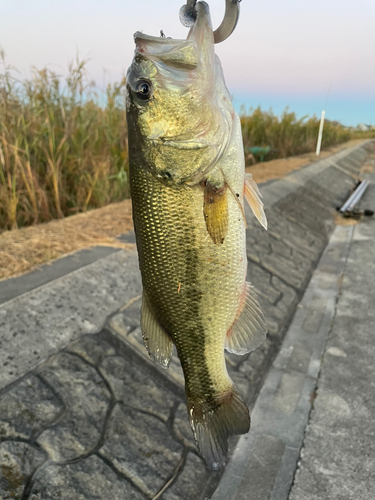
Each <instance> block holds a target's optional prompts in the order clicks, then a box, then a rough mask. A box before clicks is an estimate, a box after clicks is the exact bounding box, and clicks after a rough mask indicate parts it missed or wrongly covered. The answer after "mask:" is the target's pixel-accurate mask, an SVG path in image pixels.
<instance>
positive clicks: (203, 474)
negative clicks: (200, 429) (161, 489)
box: [161, 453, 212, 500]
mask: <svg viewBox="0 0 375 500" xmlns="http://www.w3.org/2000/svg"><path fill="white" fill-rule="evenodd" d="M211 478H212V473H209V472H207V470H206V468H205V466H204V464H203V461H202V459H201V458H199V457H197V456H196V455H195V454H194V453H189V454H188V456H187V458H186V463H185V466H184V468H183V471H182V472H181V474H180V475H179V476H178V478H177V480H176V481H175V482H174V483H173V484H172V486H171V487H170V488H168V489H167V491H166V492H165V493H163V495H162V497H161V499H162V500H185V499H186V500H189V499H191V500H203V499H207V497H206V496H205V495H204V491H205V489H206V488H207V485H208V484H209V482H210V479H211Z"/></svg>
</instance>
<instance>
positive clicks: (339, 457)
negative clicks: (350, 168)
mask: <svg viewBox="0 0 375 500" xmlns="http://www.w3.org/2000/svg"><path fill="white" fill-rule="evenodd" d="M373 165H375V159H374V160H373ZM368 177H369V178H370V181H371V182H372V184H371V185H370V187H369V189H368V191H367V192H366V193H365V196H364V198H363V201H362V206H363V207H364V208H371V209H372V210H375V174H372V175H371V176H370V175H369V176H368ZM346 232H347V234H348V237H350V244H349V245H350V246H349V251H348V256H347V261H346V265H345V269H344V270H343V273H342V277H341V280H340V283H339V295H338V297H337V304H336V310H335V316H334V322H333V324H332V327H331V329H330V331H329V336H328V341H327V345H326V349H325V354H324V359H323V363H322V367H321V373H320V376H319V380H318V385H317V388H316V398H315V400H314V406H313V410H312V412H311V417H310V421H309V425H308V428H307V432H306V438H305V441H304V447H303V450H302V453H301V462H300V464H299V467H298V472H297V474H296V477H295V481H294V485H293V488H292V491H291V494H290V497H289V498H290V500H300V499H304V500H326V499H328V498H329V499H337V500H371V499H374V498H375V364H374V360H375V219H374V218H373V217H372V218H368V219H364V220H363V221H362V222H361V223H360V224H358V225H357V226H353V227H352V228H347V229H346Z"/></svg>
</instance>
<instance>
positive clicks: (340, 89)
mask: <svg viewBox="0 0 375 500" xmlns="http://www.w3.org/2000/svg"><path fill="white" fill-rule="evenodd" d="M208 3H209V5H210V8H211V12H212V17H213V25H214V27H217V26H218V25H219V23H220V22H221V19H222V16H223V13H224V6H225V2H224V0H211V1H210V2H208ZM181 5H182V3H181V0H178V1H177V0H159V1H158V0H121V1H120V0H106V2H103V1H99V0H90V1H89V0H74V1H73V0H32V1H30V0H1V3H0V46H2V48H3V49H4V51H5V53H6V56H7V60H8V62H9V63H11V64H13V65H15V66H16V67H17V68H18V69H19V70H20V71H21V73H22V74H23V75H24V76H29V74H30V70H29V68H30V66H32V65H34V66H37V67H43V66H45V65H46V64H51V65H53V66H52V67H53V68H54V69H55V70H56V71H58V72H60V73H63V72H64V70H65V68H66V66H67V63H68V61H70V60H71V59H72V58H73V57H74V56H75V53H76V51H77V49H78V50H79V53H80V55H81V57H88V58H90V59H91V61H90V63H89V66H88V68H89V71H90V74H91V76H92V77H93V78H94V79H96V80H97V81H98V83H100V84H101V83H102V82H103V69H106V70H107V74H106V81H108V80H110V81H116V80H118V79H119V78H120V77H121V75H122V74H124V72H125V71H126V68H127V67H128V65H129V63H130V61H131V59H132V54H133V37H132V34H133V33H134V32H135V31H137V30H143V31H144V32H145V33H148V34H153V35H157V34H158V33H159V31H160V29H163V31H164V32H165V33H166V35H167V36H172V37H176V38H185V37H186V33H187V29H186V28H184V27H183V26H182V25H181V24H180V22H179V18H178V11H179V8H180V6H181ZM217 53H218V54H219V56H220V58H221V60H222V64H223V67H224V72H225V75H226V81H227V85H228V87H229V89H230V91H231V92H232V93H233V94H234V96H235V98H236V100H238V99H239V100H240V99H241V98H243V99H244V100H245V99H246V102H248V103H250V104H251V105H253V106H256V105H257V103H258V104H262V105H263V106H265V107H269V106H272V105H274V102H275V99H277V100H278V102H282V100H283V99H284V100H285V105H288V104H289V105H290V107H291V109H293V108H294V106H293V103H294V101H295V102H296V106H297V101H301V99H303V98H306V102H307V101H308V102H310V103H314V102H315V103H316V104H315V105H314V104H312V105H311V112H316V113H317V114H319V113H320V111H321V107H322V105H323V104H324V102H325V99H326V94H327V91H328V88H329V86H330V84H331V89H332V90H331V95H330V101H332V103H334V102H335V99H336V100H339V101H340V102H343V103H345V99H348V102H349V101H351V102H354V104H353V106H354V107H355V101H356V99H358V102H359V101H360V102H361V103H362V104H361V106H362V108H363V111H364V114H363V118H362V120H361V116H362V115H361V116H358V117H356V119H357V120H359V121H365V122H368V121H369V120H372V122H373V123H375V2H374V0H356V1H355V2H354V1H353V0H340V1H339V0H329V1H328V0H285V1H281V0H268V1H267V0H262V1H261V0H243V1H242V2H241V16H240V21H239V24H238V26H237V28H236V31H235V32H234V34H233V35H232V36H231V38H229V39H228V40H227V41H225V42H224V43H222V44H220V45H218V46H217ZM258 96H262V97H261V98H260V97H258ZM267 96H269V99H268V100H267ZM314 99H315V101H314ZM337 102H338V101H337ZM363 103H365V104H363ZM366 103H367V104H366ZM314 106H315V107H314ZM297 107H298V106H297ZM315 108H316V109H315ZM344 108H345V106H344ZM309 109H310V108H309ZM332 109H334V107H333V108H332ZM358 109H359V108H358ZM297 111H298V109H297ZM327 113H328V112H327ZM328 114H329V113H328ZM365 115H366V116H365ZM331 118H332V119H335V116H331ZM343 119H344V121H345V116H344V118H343ZM350 119H352V120H354V117H352V118H350V117H349V115H348V117H347V121H348V120H349V121H350Z"/></svg>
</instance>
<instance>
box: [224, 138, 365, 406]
mask: <svg viewBox="0 0 375 500" xmlns="http://www.w3.org/2000/svg"><path fill="white" fill-rule="evenodd" d="M374 148H375V141H366V142H363V143H361V144H359V145H356V146H353V147H351V148H346V149H343V150H341V151H339V152H338V153H336V154H334V155H332V156H329V157H327V158H324V159H322V160H318V161H316V162H314V163H312V164H310V165H307V166H306V167H304V168H302V169H301V170H298V171H296V172H294V173H292V174H290V175H287V176H286V177H284V178H283V179H280V180H275V181H272V182H269V183H266V184H264V185H263V186H260V190H261V193H262V195H263V201H264V204H265V208H266V215H267V219H268V231H267V232H266V231H264V229H263V228H262V227H261V226H260V225H259V224H258V222H257V221H256V220H255V219H254V218H253V217H252V218H251V220H250V222H249V224H248V230H247V255H248V279H249V281H251V282H252V284H253V285H254V286H255V288H256V290H257V292H258V296H259V302H260V304H261V306H262V308H263V311H264V314H265V317H266V320H267V323H268V327H269V334H268V339H267V340H266V342H265V343H264V344H263V345H262V346H261V347H260V348H259V349H257V351H255V352H254V353H251V354H250V355H249V356H248V360H246V361H245V362H244V360H243V359H241V358H238V357H234V356H233V357H232V358H233V363H234V365H235V366H234V367H233V368H234V369H235V371H236V375H235V374H233V376H234V378H236V376H237V378H238V375H239V374H241V375H240V377H241V378H242V373H244V372H246V375H247V377H248V380H249V382H250V387H249V391H250V394H249V396H250V398H252V399H253V398H254V397H256V392H257V391H258V389H259V385H258V383H257V381H259V377H262V376H263V374H264V370H266V369H267V367H268V366H269V364H270V363H271V362H272V359H273V357H274V354H275V353H276V352H277V349H278V346H279V345H280V342H281V340H282V338H283V336H284V333H285V331H286V328H287V326H288V324H289V322H290V320H291V318H292V317H293V314H294V312H295V309H296V307H297V304H298V302H299V300H300V299H301V297H302V295H303V293H304V291H305V289H306V287H307V284H308V283H309V281H310V278H311V275H312V272H313V270H314V269H315V267H316V264H317V262H318V260H319V257H320V255H321V253H322V252H323V250H324V248H325V246H326V245H327V242H328V238H329V236H330V235H331V233H332V231H333V228H334V225H335V223H334V214H335V209H336V207H338V206H341V205H342V204H343V202H344V201H345V200H346V199H347V197H348V195H349V194H350V193H351V190H352V189H353V187H354V185H355V181H356V179H357V178H358V176H359V171H360V168H361V166H362V164H363V161H364V159H365V158H366V156H367V155H368V154H369V152H370V151H373V150H374ZM250 217H251V215H250V214H249V217H248V219H250ZM306 321H308V322H309V325H308V328H310V329H311V331H315V330H316V329H317V328H318V327H319V324H317V321H319V318H318V317H316V318H315V317H314V315H312V316H311V317H309V318H307V319H306ZM235 363H237V364H235Z"/></svg>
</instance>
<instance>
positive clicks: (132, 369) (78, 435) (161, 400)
mask: <svg viewBox="0 0 375 500" xmlns="http://www.w3.org/2000/svg"><path fill="white" fill-rule="evenodd" d="M374 149H375V148H374V142H373V141H365V142H363V143H361V144H359V145H356V146H353V147H351V148H347V149H344V150H341V151H340V152H338V153H336V154H335V155H332V156H330V157H327V158H325V159H323V160H319V161H316V162H314V163H312V164H311V165H308V166H306V167H304V168H302V169H301V170H299V171H297V172H294V173H292V174H290V175H288V176H286V177H285V178H283V179H281V180H277V181H273V182H270V183H267V184H266V185H263V186H261V192H262V194H263V197H264V201H265V207H266V213H267V218H268V223H269V229H268V231H267V232H265V231H264V230H263V229H262V228H261V227H260V226H259V224H258V223H257V221H255V220H254V219H253V218H252V216H251V215H250V214H247V217H248V231H247V253H248V279H249V280H250V281H251V282H252V284H253V285H254V286H255V288H256V289H257V291H258V296H259V301H260V303H261V306H262V308H263V310H264V313H265V317H266V319H267V323H268V327H269V335H268V338H267V340H266V341H265V342H264V344H263V345H262V346H261V347H260V348H258V349H257V350H256V351H254V352H253V353H251V354H250V355H247V356H243V357H238V356H234V355H227V364H228V369H229V372H230V375H231V377H232V379H233V380H234V382H235V383H236V385H237V386H238V387H239V389H240V390H241V392H242V393H243V394H244V395H246V399H247V401H248V403H249V407H250V408H251V411H252V422H253V424H252V425H253V426H252V430H251V431H250V433H249V434H248V435H247V436H243V437H241V438H240V439H239V440H238V439H233V440H232V441H231V443H230V460H229V463H228V465H227V467H226V470H225V471H221V472H214V473H213V472H208V471H207V470H206V469H205V467H204V464H203V462H202V460H201V459H200V457H199V456H198V454H197V451H196V448H195V446H194V442H193V440H192V436H191V431H190V428H189V424H188V421H187V416H186V407H185V404H184V390H183V376H182V371H181V367H180V365H179V362H178V358H177V356H174V358H173V362H172V364H171V366H170V368H169V369H168V370H167V371H165V370H163V369H161V368H160V369H159V367H158V366H156V365H155V364H153V363H152V362H151V361H150V360H149V359H148V356H147V354H146V352H145V349H144V347H143V344H142V340H141V333H140V328H139V308H140V294H141V283H140V276H139V271H138V262H137V256H136V253H135V251H134V252H132V251H125V250H115V249H112V248H111V249H106V248H100V247H98V248H94V249H90V250H85V251H82V252H77V253H76V254H74V255H73V256H69V257H66V258H65V259H60V260H59V261H56V262H55V263H54V264H52V266H43V267H42V268H41V270H40V271H36V272H34V273H30V274H29V275H26V276H23V277H20V278H17V279H14V280H7V281H3V282H1V283H0V366H1V367H2V368H1V372H0V499H1V498H4V499H5V498H20V499H23V500H25V499H32V500H39V499H54V498H59V499H69V500H70V499H74V500H76V499H77V500H81V499H93V498H96V499H99V498H100V499H101V498H103V499H107V498H111V499H113V500H117V499H122V500H123V499H135V500H138V499H149V500H157V499H164V500H190V499H191V500H204V499H208V498H211V497H212V499H213V500H222V499H224V498H225V499H228V500H231V499H233V500H241V499H245V498H249V499H250V498H251V499H253V500H266V499H271V500H276V499H277V500H282V499H287V498H288V494H289V490H290V487H291V484H292V480H293V476H294V471H295V468H296V464H297V461H298V459H299V453H300V448H301V445H302V441H303V435H304V430H305V427H306V423H307V419H308V415H309V412H310V408H311V404H312V401H313V394H314V388H315V384H316V378H317V376H318V372H319V366H320V365H319V363H320V359H321V355H322V349H323V348H324V344H325V337H324V335H325V333H324V332H326V330H327V325H328V326H329V324H330V321H331V319H332V314H333V311H334V308H335V304H334V301H333V302H332V297H333V296H334V294H335V293H336V292H335V290H336V288H335V287H337V278H338V277H339V276H340V273H341V269H342V265H343V259H344V260H345V255H346V254H345V251H346V250H345V249H346V248H347V231H346V232H345V231H341V232H340V230H336V232H335V233H334V236H333V238H331V235H332V233H333V230H334V227H335V224H334V212H335V207H336V206H340V205H341V204H342V202H343V201H344V200H345V199H346V197H347V196H348V194H349V192H350V190H351V189H352V188H353V186H354V184H355V179H356V178H357V176H358V173H359V170H360V168H361V166H362V165H363V163H364V161H365V159H366V158H367V157H368V155H369V154H371V152H374ZM127 238H130V239H131V238H133V235H132V234H130V235H128V236H127ZM330 238H331V239H330ZM129 241H130V240H129ZM328 242H329V245H328V246H327V244H328ZM319 262H320V264H319V267H318V270H317V271H316V273H315V274H314V275H313V273H314V270H315V269H316V267H317V265H318V263H319ZM322 266H323V268H322ZM324 266H325V267H324ZM322 269H323V271H322ZM319 273H320V274H319ZM324 273H325V274H324ZM327 273H328V274H327ZM322 276H323V277H322ZM335 280H336V281H335ZM270 429H272V431H270ZM259 463H260V464H263V466H262V467H261V470H260V467H259ZM264 464H266V466H265V465H264ZM249 490H251V496H250V494H249ZM215 491H216V492H215ZM214 492H215V493H214Z"/></svg>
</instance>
